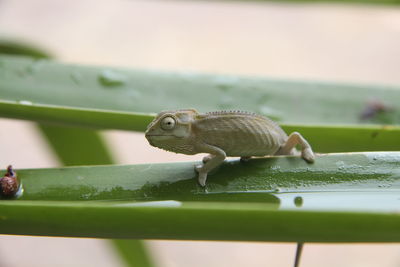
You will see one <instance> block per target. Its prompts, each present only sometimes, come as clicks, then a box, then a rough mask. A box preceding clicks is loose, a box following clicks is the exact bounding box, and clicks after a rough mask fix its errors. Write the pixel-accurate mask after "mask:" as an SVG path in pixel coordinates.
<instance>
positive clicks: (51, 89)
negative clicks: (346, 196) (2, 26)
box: [0, 56, 400, 152]
mask: <svg viewBox="0 0 400 267" xmlns="http://www.w3.org/2000/svg"><path fill="white" fill-rule="evenodd" d="M0 70H2V71H0V78H2V82H1V83H0V116H3V117H8V118H16V119H24V120H33V121H38V122H41V123H47V124H49V123H50V124H58V125H73V126H79V127H91V128H97V129H121V130H133V131H144V130H145V129H146V126H147V125H148V123H149V122H150V121H151V120H152V119H153V118H154V113H155V112H158V111H160V110H163V109H179V108H186V107H195V108H198V109H199V110H200V111H210V110H218V109H244V110H249V111H255V112H259V113H262V114H264V115H268V116H270V117H272V118H275V119H277V120H279V121H281V122H282V126H283V128H284V129H285V130H286V131H287V132H288V133H289V132H292V131H299V132H301V133H302V134H303V135H304V136H305V137H306V138H307V139H308V140H309V142H310V143H311V144H312V145H313V148H314V150H315V151H319V152H345V151H379V150H389V151H396V150H400V142H398V136H399V134H400V127H398V126H379V125H370V124H369V125H368V124H365V123H378V122H380V120H381V122H385V123H394V124H399V122H400V113H399V112H400V109H399V108H396V107H398V103H399V102H400V90H397V89H398V88H396V87H380V86H375V87H368V86H355V85H338V84H318V83H304V82H303V83H301V82H286V81H274V80H267V79H261V78H240V77H228V76H212V75H198V74H188V73H186V74H185V73H183V74H176V73H175V74H174V73H160V72H149V71H148V72H145V71H134V70H122V69H111V68H101V67H83V66H74V65H63V64H59V63H55V62H51V61H34V60H30V59H24V58H15V57H7V56H3V57H0ZM105 80H107V82H105ZM371 98H372V99H375V100H374V101H377V102H373V103H370V104H368V101H371ZM182 103H185V104H182ZM374 103H375V104H384V107H386V108H387V110H386V111H380V112H379V111H376V114H375V113H373V112H372V111H371V109H372V108H371V107H373V106H374ZM368 108H369V109H368ZM372 110H373V109H372ZM300 111H301V112H300ZM146 112H152V113H150V114H149V113H146ZM365 112H367V113H368V112H370V113H368V114H369V116H372V117H371V118H369V119H366V120H361V119H360V116H361V115H362V114H363V113H364V115H365V114H367V113H365ZM371 112H372V115H371ZM367 117H368V116H367ZM293 123H294V124H293ZM300 123H303V124H300ZM304 123H305V124H304ZM310 123H316V124H318V125H310ZM336 123H340V124H342V125H336ZM343 124H345V125H343ZM347 124H354V125H347Z"/></svg>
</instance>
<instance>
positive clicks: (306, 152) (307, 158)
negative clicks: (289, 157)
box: [301, 147, 315, 163]
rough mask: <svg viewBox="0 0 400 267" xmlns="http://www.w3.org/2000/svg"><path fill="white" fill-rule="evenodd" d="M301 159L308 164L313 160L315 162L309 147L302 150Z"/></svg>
mask: <svg viewBox="0 0 400 267" xmlns="http://www.w3.org/2000/svg"><path fill="white" fill-rule="evenodd" d="M301 157H302V158H303V159H304V160H305V161H307V162H309V163H313V162H314V160H315V155H314V152H313V151H312V149H311V147H308V148H306V149H303V150H302V151H301Z"/></svg>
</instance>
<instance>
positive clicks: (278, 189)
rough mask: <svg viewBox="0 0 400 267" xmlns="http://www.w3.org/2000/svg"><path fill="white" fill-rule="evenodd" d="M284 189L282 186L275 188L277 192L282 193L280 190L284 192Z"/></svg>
mask: <svg viewBox="0 0 400 267" xmlns="http://www.w3.org/2000/svg"><path fill="white" fill-rule="evenodd" d="M282 191H283V190H282V188H280V187H276V188H275V189H274V192H276V193H280V192H282Z"/></svg>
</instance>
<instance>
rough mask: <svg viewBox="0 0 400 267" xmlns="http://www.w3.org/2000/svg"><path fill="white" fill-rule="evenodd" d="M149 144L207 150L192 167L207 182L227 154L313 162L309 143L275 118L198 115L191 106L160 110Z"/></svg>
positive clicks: (149, 133)
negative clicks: (294, 157)
mask: <svg viewBox="0 0 400 267" xmlns="http://www.w3.org/2000/svg"><path fill="white" fill-rule="evenodd" d="M146 138H147V140H148V141H149V143H150V145H152V146H155V147H158V148H162V149H164V150H167V151H172V152H175V153H182V154H187V155H194V154H198V153H209V155H208V156H206V157H204V158H203V163H204V164H200V165H197V166H195V170H196V171H197V172H198V173H199V176H198V181H199V184H200V185H202V186H205V185H206V180H207V174H208V172H210V171H211V170H213V169H215V168H216V167H218V166H219V165H220V164H221V163H222V162H223V161H224V159H225V158H226V157H227V156H228V157H241V160H248V159H249V158H250V157H252V156H257V157H259V156H266V155H296V154H298V151H297V150H296V148H295V147H296V145H300V147H301V157H302V158H303V159H305V160H306V161H308V162H314V153H313V151H312V149H311V146H310V145H309V144H308V142H307V141H306V140H305V139H304V138H303V137H302V136H301V135H300V134H299V133H297V132H294V133H292V134H290V136H287V135H286V133H285V132H284V131H283V130H282V129H281V128H280V127H279V125H278V124H277V123H275V122H274V121H272V120H270V119H268V118H266V117H263V116H260V115H257V114H254V113H249V112H243V111H216V112H209V113H205V114H199V113H198V112H197V111H196V110H194V109H184V110H176V111H163V112H161V113H159V114H158V115H157V117H156V118H155V119H154V120H153V121H152V122H151V123H150V124H149V126H148V127H147V130H146Z"/></svg>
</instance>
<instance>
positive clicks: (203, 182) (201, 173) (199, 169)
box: [194, 164, 207, 187]
mask: <svg viewBox="0 0 400 267" xmlns="http://www.w3.org/2000/svg"><path fill="white" fill-rule="evenodd" d="M203 167H204V166H203V165H201V164H200V165H196V166H195V167H194V170H195V171H196V172H198V173H199V176H198V178H197V179H198V181H199V184H200V185H201V186H203V187H204V186H206V180H207V172H204V171H203Z"/></svg>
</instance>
